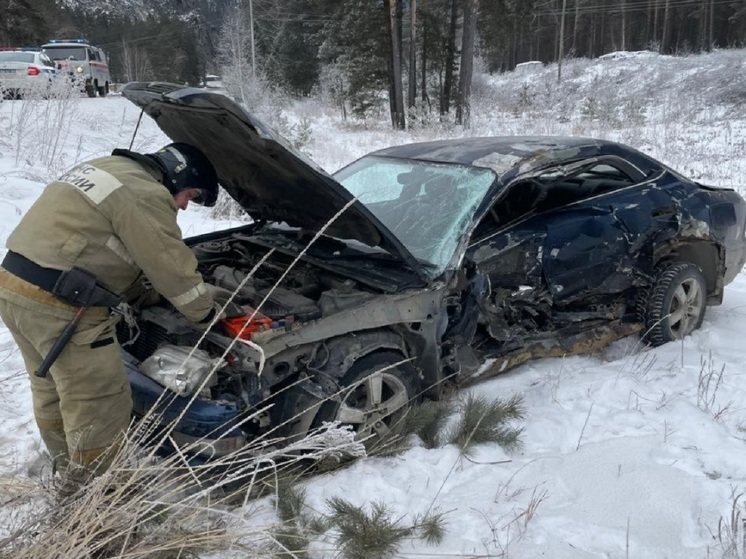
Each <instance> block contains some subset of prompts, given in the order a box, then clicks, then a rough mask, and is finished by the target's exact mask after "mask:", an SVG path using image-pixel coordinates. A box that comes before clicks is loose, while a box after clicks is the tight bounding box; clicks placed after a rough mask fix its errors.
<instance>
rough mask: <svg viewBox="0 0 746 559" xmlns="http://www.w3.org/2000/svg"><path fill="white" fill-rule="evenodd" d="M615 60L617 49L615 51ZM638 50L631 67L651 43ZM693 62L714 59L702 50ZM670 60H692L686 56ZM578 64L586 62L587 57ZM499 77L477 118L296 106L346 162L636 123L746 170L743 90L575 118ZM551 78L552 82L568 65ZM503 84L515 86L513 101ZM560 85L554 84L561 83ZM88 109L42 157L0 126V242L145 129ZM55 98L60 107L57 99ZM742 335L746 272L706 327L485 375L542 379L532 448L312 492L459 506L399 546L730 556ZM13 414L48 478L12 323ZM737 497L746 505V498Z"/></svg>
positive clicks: (30, 467) (654, 148) (5, 415)
mask: <svg viewBox="0 0 746 559" xmlns="http://www.w3.org/2000/svg"><path fill="white" fill-rule="evenodd" d="M739 52H741V54H743V51H739ZM717 54H718V53H715V54H714V55H708V57H704V58H702V60H701V63H702V64H703V65H707V66H708V67H709V66H711V65H712V62H713V60H715V61H716V62H717V61H718V59H717V58H712V57H713V56H714V57H717ZM723 56H726V55H723ZM727 56H728V58H727V59H724V60H722V61H721V62H722V64H723V65H724V66H725V67H728V68H731V67H732V60H733V56H734V55H733V53H727ZM613 62H616V61H603V62H602V64H603V65H604V67H608V66H610V65H611V63H613ZM623 63H624V65H625V66H624V67H625V68H629V67H630V66H631V65H632V64H634V61H633V60H629V59H627V60H624V61H623ZM648 63H650V62H649V61H648ZM658 63H661V64H669V63H670V61H664V62H660V61H658V62H655V64H658ZM674 63H678V62H676V61H674V62H672V64H674ZM685 63H686V65H687V68H690V67H691V68H695V70H696V60H694V61H693V60H692V58H689V59H687V60H686V61H685ZM576 64H577V65H578V73H579V72H580V71H581V70H583V71H585V70H584V69H586V68H591V67H593V68H595V69H594V70H588V71H592V72H594V74H601V75H604V74H603V69H598V68H597V67H596V65H595V64H594V63H591V62H589V61H577V62H576ZM639 64H641V65H640V66H638V67H637V69H636V70H635V71H634V72H633V73H634V74H635V75H636V76H638V77H639V79H641V80H644V79H645V76H646V73H645V66H644V65H643V62H640V63H639ZM682 64H683V63H682ZM664 68H665V69H666V71H667V72H673V73H676V68H673V67H668V66H665V67H664ZM550 70H551V69H550ZM653 70H655V71H651V73H650V75H651V76H655V80H660V75H661V71H662V70H663V68H660V67H656V68H654V69H653ZM567 72H568V75H572V73H571V72H572V68H571V65H568V70H567ZM547 79H549V78H547ZM499 80H501V81H500V82H499V91H498V86H497V85H494V87H495V88H496V89H493V90H487V91H485V92H484V93H483V94H484V97H483V98H482V99H481V100H480V101H479V102H478V103H475V110H476V109H478V110H479V111H481V112H478V113H477V112H475V114H474V117H473V119H474V128H473V129H472V130H471V131H469V132H465V131H463V130H460V129H458V128H452V127H447V126H439V127H436V128H428V129H423V130H418V131H407V132H403V133H397V132H392V131H391V130H389V128H388V125H387V123H386V122H385V121H382V122H381V123H368V124H367V125H366V126H365V127H362V126H356V125H355V124H354V123H349V122H348V123H341V122H340V121H339V119H338V118H337V117H336V115H335V114H334V113H333V111H331V110H320V109H319V105H318V103H316V102H310V101H309V102H305V103H300V104H298V105H296V106H295V107H294V108H293V115H292V116H294V117H296V118H301V117H304V118H308V119H310V122H311V126H312V130H313V136H312V140H311V141H310V142H309V144H308V145H307V146H305V149H306V151H308V152H309V153H310V154H311V156H312V157H313V158H314V159H315V160H316V161H317V162H318V163H320V164H321V165H322V166H323V167H324V168H326V169H329V170H330V171H334V170H336V169H337V168H339V167H340V166H341V165H343V164H345V163H348V162H350V161H351V160H352V159H353V158H355V157H357V156H359V155H362V154H363V153H365V152H368V151H370V150H373V149H376V148H379V147H383V146H385V145H390V144H395V143H404V142H408V141H418V140H426V139H432V138H435V137H446V136H449V135H456V136H457V135H463V134H473V135H487V134H506V133H515V134H523V133H552V134H582V135H588V136H598V137H606V138H609V139H617V140H622V141H625V142H626V143H629V144H631V145H633V146H635V147H639V148H640V149H643V150H645V151H647V152H649V153H651V154H653V155H656V156H658V157H660V158H661V159H663V161H664V162H665V163H667V164H669V165H671V166H673V167H674V168H677V169H679V170H682V171H683V172H686V173H691V174H692V175H693V176H695V177H696V178H698V179H700V180H704V181H707V182H711V183H714V184H722V185H736V186H740V185H746V168H745V167H744V165H746V163H744V162H746V153H744V151H745V150H746V133H745V132H744V130H745V124H746V121H744V120H743V118H744V117H743V115H740V114H738V113H739V109H738V106H736V105H729V106H709V105H708V106H704V105H701V104H697V103H696V100H694V101H693V100H688V101H687V100H685V99H682V100H681V101H680V102H679V104H677V105H675V106H674V105H673V104H672V101H671V98H672V95H671V94H670V91H664V92H663V93H662V94H661V97H660V98H653V99H651V100H650V101H649V103H650V104H649V110H648V111H647V112H646V113H645V118H644V119H639V118H635V119H630V120H628V121H623V120H621V121H620V120H614V121H613V122H612V121H610V120H607V119H606V118H607V117H603V118H602V117H598V118H596V117H594V118H590V117H587V116H584V115H583V114H582V111H578V114H574V115H573V114H570V113H567V114H565V113H563V114H564V117H567V115H568V114H570V117H569V120H565V119H564V118H562V119H560V118H559V117H560V116H563V115H561V114H558V112H557V111H558V110H559V108H558V107H559V106H558V105H555V106H554V108H553V109H552V108H551V104H550V105H547V103H546V102H544V103H542V104H540V105H541V106H539V105H537V103H538V100H539V99H538V98H535V99H536V103H534V104H533V105H531V106H530V107H528V108H527V109H526V110H525V111H523V112H520V111H516V110H514V109H515V107H512V106H511V105H510V103H511V102H513V101H511V99H512V97H510V96H507V93H506V92H507V91H508V90H510V91H514V92H519V91H520V90H521V88H522V80H523V77H520V76H512V77H511V76H510V75H505V76H501V77H500V78H499ZM510 80H513V81H510ZM495 83H496V84H497V82H495ZM511 84H512V85H511ZM538 87H541V88H544V89H546V90H550V89H551V87H552V83H550V82H545V83H542V84H540V85H538V86H537V88H538ZM635 87H636V90H635V91H636V94H638V93H639V91H642V92H644V93H645V96H649V95H652V94H654V93H655V92H656V91H657V90H658V89H660V81H657V82H656V84H655V87H653V86H652V85H650V86H649V87H644V86H640V85H639V84H638V85H636V86H635ZM511 88H512V89H511ZM622 89H623V88H622ZM638 90H639V91H638ZM500 92H502V94H503V95H504V96H505V97H504V98H501V99H502V101H500V103H498V102H497V99H498V97H497V95H498V93H500ZM559 93H561V92H558V95H559ZM547 95H548V97H546V99H545V101H546V100H549V101H551V100H552V99H554V97H552V96H551V95H549V94H547ZM575 95H577V96H576V97H573V98H572V99H571V101H572V103H574V104H575V105H578V104H581V103H583V97H582V96H581V93H576V94H575ZM620 95H622V94H621V93H620ZM712 98H715V96H713V97H712ZM620 99H621V101H620V102H622V103H624V102H626V99H625V98H623V97H620ZM547 106H549V107H550V108H546V107H547ZM19 108H20V104H19V103H18V102H14V103H0V128H2V129H3V130H9V129H10V128H8V126H9V125H10V124H9V123H10V122H11V120H12V119H11V116H13V118H17V116H18V111H19ZM39 110H40V111H41V110H42V109H39ZM75 110H76V111H78V112H77V113H76V115H78V118H75V119H72V121H71V122H70V124H69V129H67V132H66V134H65V136H64V138H63V139H62V138H61V139H60V145H59V147H58V149H57V150H56V151H55V152H54V153H53V154H52V155H54V157H52V158H49V159H47V160H44V161H43V162H41V163H39V162H38V161H37V160H36V159H34V157H32V156H33V155H34V154H38V153H40V151H39V146H40V145H42V144H44V143H45V142H44V141H43V140H44V134H45V133H44V132H43V131H42V132H38V133H37V137H36V140H34V135H33V134H25V135H20V136H19V135H13V134H11V135H9V136H4V137H1V138H0V202H1V203H0V246H3V247H4V241H5V239H6V237H7V235H8V233H9V232H10V231H11V230H12V228H13V227H14V226H15V224H16V223H17V222H18V220H19V219H20V216H21V215H22V214H23V213H24V212H25V211H26V210H27V208H28V207H29V206H30V205H31V204H32V203H33V200H34V199H35V198H36V196H38V193H39V192H40V191H41V189H42V188H43V183H44V181H46V180H48V179H49V178H52V177H53V176H55V172H56V171H57V170H58V169H60V170H61V169H62V168H66V167H69V166H71V165H72V164H74V163H75V162H77V161H80V160H83V159H85V158H88V157H93V156H98V155H102V154H105V153H108V152H109V151H110V150H111V149H113V148H114V147H126V146H127V145H128V144H129V141H130V137H131V133H132V131H133V130H134V127H135V123H136V121H137V111H136V110H135V108H134V107H133V106H131V105H130V104H129V103H128V102H126V101H125V100H124V99H122V98H120V97H116V96H112V97H109V98H106V99H90V100H89V99H79V100H76V101H75ZM13 111H15V112H13ZM38 114H39V115H40V116H41V117H42V118H43V117H44V112H43V111H42V112H39V113H38ZM47 116H48V115H47ZM15 122H17V121H15ZM612 124H613V126H612ZM46 134H48V133H46ZM39 135H41V136H39ZM48 137H49V136H47V138H48ZM16 139H18V141H16ZM166 141H167V140H166V139H165V138H164V137H163V136H162V135H161V134H160V132H159V131H158V129H157V127H156V126H155V125H154V124H153V123H152V122H150V121H149V120H148V119H147V118H145V119H143V122H142V124H141V130H140V132H139V134H138V139H137V140H136V143H135V147H136V149H143V150H148V149H154V148H157V147H159V146H160V145H162V144H163V143H165V142H166ZM46 153H47V154H49V150H47V152H46ZM179 220H180V224H181V225H182V229H183V230H184V233H185V235H193V234H197V233H199V232H203V231H209V230H213V229H215V228H217V227H220V226H223V225H225V224H222V223H218V222H213V221H212V220H210V219H209V218H208V217H207V214H206V213H205V212H202V211H199V210H195V211H192V210H190V211H188V212H186V213H185V214H183V215H181V216H180V218H179ZM0 253H2V254H4V248H3V249H0ZM742 340H746V275H744V274H743V273H742V274H740V275H739V276H738V277H737V278H736V280H735V281H734V283H733V284H731V285H729V286H728V287H727V288H726V292H725V300H724V303H723V305H722V306H720V307H711V308H709V309H708V314H707V317H706V319H705V322H704V325H703V327H702V329H701V330H699V331H698V332H696V333H695V334H694V335H692V336H690V337H689V338H688V339H686V340H685V341H684V342H683V343H674V344H668V345H666V346H663V347H661V348H657V349H652V350H649V349H645V348H642V347H640V346H639V344H638V343H637V339H635V338H629V339H625V340H622V341H620V342H618V343H616V344H614V345H613V346H611V347H609V348H607V349H606V350H604V351H603V352H600V353H599V354H597V355H593V356H576V357H568V358H565V359H544V360H539V361H535V362H531V363H527V364H525V365H523V366H522V367H519V368H517V369H515V370H514V371H511V372H509V373H508V374H506V375H504V376H501V377H498V378H495V379H492V380H489V381H486V382H483V383H481V384H479V385H477V386H475V387H473V388H471V389H470V390H471V391H473V392H476V393H479V394H484V395H487V396H491V397H492V396H494V397H506V396H510V395H513V394H521V395H522V396H523V397H524V399H525V403H526V408H527V419H526V423H525V432H524V434H523V441H524V446H523V448H522V449H521V450H520V451H519V452H517V453H515V454H513V455H508V454H506V453H505V452H504V451H503V450H502V449H500V448H498V447H493V446H489V445H485V446H483V447H480V448H479V449H478V451H477V453H476V454H475V456H473V457H472V459H471V460H466V459H463V458H460V457H459V456H458V454H457V452H456V450H455V449H454V448H452V447H446V448H442V449H436V450H427V449H424V448H420V447H417V448H413V449H411V450H410V451H408V452H406V453H404V454H402V455H400V456H396V457H388V458H370V459H366V460H363V461H361V462H359V463H357V464H354V465H352V466H351V467H349V468H346V469H344V470H341V471H338V472H335V473H330V474H326V475H321V476H318V477H316V478H313V479H311V480H309V481H308V482H307V483H306V489H307V495H308V503H309V505H310V506H312V507H313V508H314V509H316V510H324V509H325V503H324V501H325V499H327V498H329V497H332V496H339V497H343V498H346V499H349V500H350V501H352V502H353V503H355V504H365V503H370V502H372V501H374V500H378V501H383V502H385V503H386V504H387V505H388V506H390V507H391V508H392V509H393V510H394V517H399V516H402V517H411V515H415V514H418V513H419V514H421V513H424V512H426V511H427V510H428V509H430V508H437V509H438V510H440V511H443V512H444V513H445V520H446V523H447V533H446V537H445V540H444V542H443V543H442V544H441V545H440V546H438V547H435V548H429V547H426V546H424V544H422V543H420V542H416V543H412V544H409V543H408V544H406V545H405V546H404V547H403V548H402V550H401V552H400V553H399V554H398V556H399V557H438V556H442V557H453V556H457V557H473V556H482V557H500V556H503V557H511V558H514V559H515V558H526V559H529V558H531V559H533V558H535V557H542V556H543V557H551V558H553V559H576V558H580V559H584V558H594V559H595V558H599V559H600V558H611V557H617V558H621V557H626V556H629V557H635V558H650V559H659V558H670V559H689V558H691V559H705V558H706V557H711V558H717V557H724V556H725V553H724V549H725V546H726V545H727V544H728V534H727V533H726V531H725V530H721V533H720V538H719V539H718V537H717V531H718V521H719V520H720V519H721V517H723V518H725V519H727V518H729V516H730V514H731V507H732V504H733V498H732V495H734V494H735V495H737V494H740V493H742V492H744V491H746V456H745V454H746V442H745V441H744V439H746V407H745V404H744V403H745V402H746V382H744V381H745V380H746V379H744V368H743V365H742V363H744V362H746V359H745V358H746V344H745V343H744V342H743V341H742ZM723 367H724V369H723ZM721 370H722V371H723V374H722V379H720V380H718V377H719V373H720V371H721ZM708 379H709V381H710V382H709V385H708V386H706V388H702V389H700V388H699V387H700V384H701V381H707V380H708ZM705 385H706V382H705V383H704V385H703V386H705ZM0 421H2V424H3V426H4V429H3V430H2V431H0V444H1V445H2V448H3V449H4V452H3V453H2V454H1V455H0V487H1V488H2V489H3V490H4V489H5V487H10V485H9V482H10V481H12V483H13V484H15V485H17V486H18V485H21V486H22V485H24V484H25V483H28V482H29V480H34V479H38V477H37V475H38V474H37V470H38V467H39V465H40V464H41V463H42V460H40V459H39V456H40V454H39V442H38V434H37V432H36V428H35V425H34V423H33V417H32V414H31V406H30V392H29V390H28V383H27V380H26V378H25V371H24V370H23V366H22V363H21V360H20V356H19V354H18V352H17V351H16V350H14V349H13V345H12V341H11V339H10V336H9V335H8V332H7V330H5V329H4V328H1V327H0ZM0 493H2V490H0ZM0 502H2V498H0ZM254 506H257V505H252V507H254ZM258 506H259V507H260V509H263V510H264V514H257V513H256V511H254V514H252V515H247V517H250V518H255V519H261V520H262V521H266V520H267V519H268V518H270V519H271V518H272V516H273V512H272V510H271V505H270V504H269V503H267V502H262V503H260V504H259V505H258ZM737 508H738V510H739V511H740V514H741V515H742V516H746V508H745V507H744V504H743V502H741V501H739V502H738V503H737ZM3 516H4V513H3V511H2V510H0V518H3ZM256 521H257V522H258V521H259V520H256ZM713 532H714V533H715V535H716V537H715V538H713V535H712V533H713ZM738 537H740V534H739V535H738ZM627 546H629V547H627ZM332 547H333V546H332V544H331V543H330V542H329V541H324V540H317V541H314V542H313V545H312V548H313V551H312V556H313V557H315V558H321V557H334V556H336V555H335V554H336V550H334V549H333V548H332ZM628 549H629V551H628Z"/></svg>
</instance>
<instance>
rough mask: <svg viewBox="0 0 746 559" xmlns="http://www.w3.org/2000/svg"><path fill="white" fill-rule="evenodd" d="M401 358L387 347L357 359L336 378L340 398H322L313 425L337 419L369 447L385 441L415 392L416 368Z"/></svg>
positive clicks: (400, 420) (416, 385) (404, 414)
mask: <svg viewBox="0 0 746 559" xmlns="http://www.w3.org/2000/svg"><path fill="white" fill-rule="evenodd" d="M405 359H406V358H405V357H404V356H403V355H401V354H400V353H396V352H394V351H390V350H387V351H378V352H375V353H371V354H369V355H366V356H364V357H361V358H360V359H358V360H357V361H356V362H355V363H354V364H353V365H352V367H350V369H349V370H348V371H347V372H346V373H345V374H344V376H343V377H342V380H341V381H340V382H339V385H340V388H341V392H340V398H339V400H340V401H334V400H328V401H326V402H324V404H323V405H322V406H321V408H320V409H319V412H318V413H317V414H316V418H315V420H314V427H320V426H321V425H322V423H323V422H325V421H339V422H341V423H342V424H343V425H351V426H352V428H353V430H354V431H355V433H356V434H357V436H358V437H359V438H361V439H363V440H365V445H366V446H367V447H368V448H369V449H370V448H373V447H374V446H378V445H379V444H385V443H386V438H387V435H389V434H391V433H392V431H394V432H396V430H397V428H398V427H400V426H401V424H402V420H403V419H404V417H405V416H406V414H407V411H408V410H409V408H410V406H411V405H412V404H413V403H414V401H415V400H416V398H417V396H418V385H419V383H418V382H417V371H416V369H415V368H414V367H413V366H412V364H411V363H410V362H408V361H404V360H405Z"/></svg>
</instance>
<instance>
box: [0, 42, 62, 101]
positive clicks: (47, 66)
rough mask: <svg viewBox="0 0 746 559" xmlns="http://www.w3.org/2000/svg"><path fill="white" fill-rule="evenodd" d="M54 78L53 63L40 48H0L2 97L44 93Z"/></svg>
mask: <svg viewBox="0 0 746 559" xmlns="http://www.w3.org/2000/svg"><path fill="white" fill-rule="evenodd" d="M56 78H57V70H56V68H55V66H54V63H53V62H52V61H51V60H50V59H49V57H48V56H47V55H46V54H44V53H43V52H41V50H40V49H33V48H2V49H0V91H2V96H3V97H5V98H15V97H23V96H26V95H46V94H47V93H49V90H50V89H51V87H52V86H53V85H54V82H55V79H56Z"/></svg>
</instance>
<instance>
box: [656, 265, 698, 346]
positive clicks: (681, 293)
mask: <svg viewBox="0 0 746 559" xmlns="http://www.w3.org/2000/svg"><path fill="white" fill-rule="evenodd" d="M648 293H649V294H648V296H647V297H646V301H643V305H644V308H643V309H642V310H643V317H644V327H645V333H644V339H645V341H647V342H648V343H649V344H651V345H653V346H659V345H662V344H665V343H666V342H670V341H673V340H680V339H682V338H684V337H686V336H688V335H689V334H691V333H692V332H694V331H695V330H696V329H697V328H699V327H700V326H701V325H702V321H703V320H704V318H705V306H706V304H707V283H706V282H705V278H704V276H703V275H702V272H701V271H700V269H699V268H698V267H697V266H695V265H694V264H689V263H677V264H669V265H667V266H665V267H663V268H661V269H660V270H659V272H658V274H657V276H656V279H655V282H654V284H653V285H652V287H651V288H650V290H649V292H648Z"/></svg>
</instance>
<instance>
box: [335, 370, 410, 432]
mask: <svg viewBox="0 0 746 559" xmlns="http://www.w3.org/2000/svg"><path fill="white" fill-rule="evenodd" d="M408 404H409V395H408V391H407V387H406V385H405V384H404V382H403V381H402V380H401V379H400V378H399V377H397V376H396V375H393V374H391V373H387V372H385V371H384V372H377V373H373V374H371V375H368V376H367V377H365V378H363V379H361V380H359V381H357V382H356V383H355V384H353V385H352V386H350V387H349V388H348V389H347V391H346V392H344V394H343V395H342V403H341V404H340V406H339V410H338V411H337V420H338V421H340V422H341V423H342V424H345V425H352V428H353V429H354V431H355V432H356V433H357V435H358V437H359V438H361V439H367V438H369V437H376V438H381V437H383V436H385V435H386V434H388V433H389V432H390V431H391V429H392V427H394V426H395V425H396V424H397V423H398V422H399V421H400V420H401V418H402V416H403V415H404V413H405V411H406V409H407V406H408Z"/></svg>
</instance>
